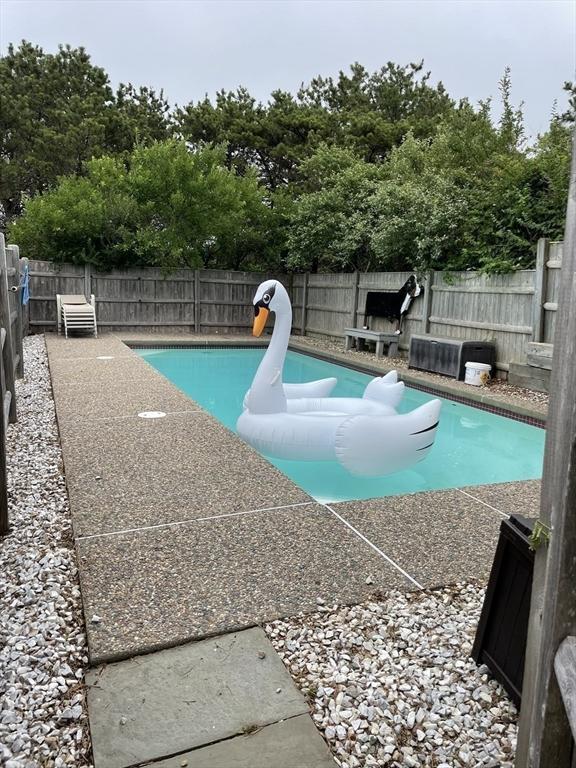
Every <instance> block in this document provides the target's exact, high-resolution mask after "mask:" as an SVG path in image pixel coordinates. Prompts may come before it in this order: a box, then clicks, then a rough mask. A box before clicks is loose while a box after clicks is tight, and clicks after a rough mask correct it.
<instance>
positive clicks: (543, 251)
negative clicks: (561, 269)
mask: <svg viewBox="0 0 576 768" xmlns="http://www.w3.org/2000/svg"><path fill="white" fill-rule="evenodd" d="M549 249H550V240H548V239H547V238H545V237H541V238H540V240H538V246H537V248H536V272H535V274H534V299H533V301H534V303H533V305H532V341H542V339H543V338H544V303H545V301H546V293H547V283H548V267H547V266H546V262H547V261H548V251H549Z"/></svg>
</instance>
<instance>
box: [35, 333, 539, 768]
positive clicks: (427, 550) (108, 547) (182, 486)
mask: <svg viewBox="0 0 576 768" xmlns="http://www.w3.org/2000/svg"><path fill="white" fill-rule="evenodd" d="M125 336H126V338H129V339H130V340H137V339H136V337H135V335H133V334H126V335H125ZM188 339H189V340H190V341H198V340H201V341H202V342H205V341H208V342H209V341H210V339H207V338H206V337H182V336H179V337H178V338H177V339H176V340H175V339H173V337H172V340H175V341H177V342H178V343H182V342H183V341H186V340H188ZM138 340H141V341H142V340H144V339H143V337H139V339H138ZM145 340H146V341H147V342H152V343H156V342H161V341H164V342H166V341H169V340H170V339H168V338H166V337H157V336H155V335H154V336H146V337H145ZM218 340H221V339H220V338H219V339H218ZM238 341H241V342H242V343H245V342H246V338H245V337H242V338H241V339H240V338H238ZM46 344H47V349H48V356H49V363H50V371H51V376H52V383H53V390H54V399H55V404H56V412H57V418H58V424H59V429H60V434H61V441H62V450H63V457H64V464H65V473H66V481H67V485H68V491H69V496H70V506H71V510H72V518H73V526H74V536H75V542H76V548H77V552H78V561H79V570H80V581H81V588H82V595H83V602H84V611H85V616H86V625H87V636H88V644H89V653H90V662H91V664H93V665H97V664H102V663H109V662H111V661H117V660H120V659H128V658H131V657H134V656H137V655H138V654H144V653H149V652H151V651H160V650H161V649H167V648H171V647H173V646H178V645H182V644H184V643H187V642H189V641H193V640H194V641H196V640H201V639H202V638H207V637H211V636H215V635H223V634H225V633H231V632H238V631H239V630H242V629H246V628H249V627H254V626H257V625H260V624H262V623H264V622H266V621H269V620H271V619H274V618H277V617H281V616H288V615H291V614H295V613H299V612H309V611H312V610H315V608H316V607H317V605H318V602H319V601H320V602H325V603H327V604H334V603H354V602H360V601H362V600H365V599H367V598H369V596H370V595H372V594H374V593H375V592H381V591H384V590H387V589H391V588H399V589H406V590H409V589H418V588H421V587H433V586H440V585H444V584H448V583H452V582H455V581H459V580H469V579H480V580H483V579H486V578H487V576H488V573H489V570H490V567H491V564H492V558H493V554H494V549H495V545H496V540H497V537H498V530H499V526H500V522H501V520H502V519H503V517H505V516H507V515H508V514H511V513H514V512H521V513H523V514H525V515H532V516H537V515H538V506H539V486H540V483H539V481H527V482H515V483H504V484H499V485H492V486H475V487H472V488H464V489H457V490H453V489H451V490H447V491H432V492H424V493H417V494H410V495H407V496H397V497H388V498H382V499H376V500H370V501H359V502H343V503H338V504H330V505H324V504H318V503H317V502H315V501H314V500H313V499H311V498H310V497H309V496H308V495H307V494H306V493H305V492H304V491H302V490H301V489H299V488H298V487H296V486H295V485H294V483H292V481H291V480H289V479H288V478H287V477H285V476H284V475H283V474H281V473H280V472H279V471H278V470H277V469H276V468H275V467H273V466H272V465H271V464H269V463H268V462H267V461H266V460H265V459H263V458H262V457H261V456H260V455H259V454H258V453H256V452H255V451H254V450H253V449H252V448H250V447H249V446H247V445H245V444H244V443H242V442H241V441H240V440H239V439H238V438H237V437H236V436H235V435H234V434H232V433H231V432H230V431H229V430H227V429H226V428H225V427H223V426H222V425H221V424H219V423H218V422H217V421H216V420H215V419H214V418H213V417H212V416H211V415H209V414H207V413H206V412H205V411H203V410H202V409H201V408H200V406H199V405H197V404H196V403H194V402H193V401H192V400H190V399H189V398H188V397H187V396H186V395H184V394H183V393H181V392H180V391H179V390H178V389H177V388H176V387H175V386H174V385H172V384H171V383H170V382H168V381H167V380H166V379H165V378H164V377H163V376H162V375H161V374H159V373H158V372H156V371H155V370H154V369H153V368H152V367H151V366H150V365H148V364H147V363H146V362H145V361H144V360H143V359H141V358H140V357H138V356H137V355H136V354H135V353H134V352H132V351H131V350H130V349H129V348H128V347H127V346H126V345H125V344H124V343H123V342H122V341H121V339H120V337H119V336H116V335H113V334H109V335H104V336H101V337H100V338H98V339H91V338H90V339H82V338H74V339H68V340H66V339H64V338H62V337H57V336H55V335H47V336H46ZM467 389H469V388H467ZM141 411H163V412H165V413H166V417H165V418H160V419H143V418H140V417H139V416H138V413H140V412H141ZM190 647H191V648H192V647H194V644H193V645H192V646H190ZM155 655H156V654H155ZM125 663H130V662H125ZM114 666H116V665H114ZM270 722H271V721H270ZM270 722H269V724H270ZM226 738H227V737H226ZM203 743H208V742H203ZM195 746H198V745H196V744H195ZM206 748H207V747H206ZM170 754H171V753H170V752H166V753H165V755H166V757H168V756H169V755H170ZM154 759H158V756H156V755H155V756H154ZM214 759H216V758H214ZM102 764H104V763H102ZM118 764H119V765H120V763H118ZM125 764H126V765H128V764H130V763H125ZM166 764H167V765H168V763H166ZM174 764H175V765H176V764H177V763H174ZM190 764H191V765H195V763H193V762H190ZM207 764H208V763H207ZM248 764H249V763H247V765H248ZM304 764H305V763H304V762H303V761H302V765H304ZM321 764H323V763H322V762H314V763H310V765H321ZM98 765H99V763H97V766H98Z"/></svg>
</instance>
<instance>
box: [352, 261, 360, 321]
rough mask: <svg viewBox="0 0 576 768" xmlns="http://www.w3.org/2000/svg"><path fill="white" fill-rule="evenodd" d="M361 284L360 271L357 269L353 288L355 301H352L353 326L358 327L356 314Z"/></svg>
mask: <svg viewBox="0 0 576 768" xmlns="http://www.w3.org/2000/svg"><path fill="white" fill-rule="evenodd" d="M359 286H360V272H358V270H356V272H354V287H353V288H352V290H353V291H354V296H353V301H352V328H356V315H357V313H358V293H359Z"/></svg>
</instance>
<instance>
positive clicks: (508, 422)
mask: <svg viewBox="0 0 576 768" xmlns="http://www.w3.org/2000/svg"><path fill="white" fill-rule="evenodd" d="M137 351H138V354H139V355H140V356H141V357H143V358H144V359H145V360H146V361H147V362H148V363H150V365H152V366H153V367H154V368H156V370H158V371H159V372H160V373H162V374H163V375H164V376H166V378H167V379H169V380H170V381H172V382H173V383H174V384H175V385H176V386H177V387H179V388H180V389H181V390H182V391H183V392H185V393H186V394H187V395H189V396H190V397H191V398H192V399H193V400H195V401H196V402H197V403H199V404H200V405H201V406H202V407H203V408H205V409H206V410H207V411H210V413H212V414H213V415H214V416H215V417H216V418H217V419H218V420H219V421H221V422H222V423H223V424H225V425H226V426H227V427H228V428H229V429H231V430H233V431H235V428H236V420H237V418H238V416H239V415H240V412H241V410H242V401H243V399H244V394H245V393H246V391H247V390H248V389H249V387H250V385H251V383H252V379H253V377H254V373H255V372H256V369H257V367H258V364H259V363H260V360H261V359H262V356H263V355H264V351H265V350H264V349H232V348H227V349H214V348H206V349H164V350H150V349H142V350H137ZM326 376H336V377H337V378H338V384H337V386H336V388H335V390H334V392H333V394H334V395H335V396H342V397H359V396H361V395H362V392H363V391H364V387H365V386H366V384H367V382H368V381H370V379H371V378H372V377H371V376H368V375H366V374H363V373H358V372H357V371H353V370H351V369H350V368H345V367H343V366H340V365H335V364H332V363H326V362H324V361H323V360H318V359H316V358H313V357H309V356H308V355H301V354H298V353H297V352H292V351H288V353H287V355H286V363H285V366H284V381H285V382H302V381H312V380H313V379H321V378H324V377H326ZM431 397H432V396H431V395H429V394H427V393H424V392H420V391H418V390H415V389H406V394H405V395H404V399H403V401H402V403H401V404H400V407H399V408H398V410H399V411H403V412H405V411H409V410H412V409H413V408H415V407H416V406H418V405H421V404H422V403H424V402H426V401H427V400H430V399H431ZM544 436H545V433H544V430H543V429H539V428H538V427H533V426H530V425H528V424H524V423H522V422H520V421H514V420H513V419H507V418H505V417H503V416H497V415H496V414H493V413H488V412H487V411H481V410H478V409H477V408H472V407H470V406H467V405H462V404H461V403H455V402H453V401H451V400H444V399H442V411H441V414H440V428H439V430H438V433H437V436H436V442H435V444H434V448H433V449H432V451H431V452H430V454H429V455H428V456H427V458H426V459H425V460H424V461H422V462H420V463H419V464H417V465H416V467H415V468H414V469H409V470H404V471H403V472H398V473H396V474H394V475H390V476H388V477H383V478H376V479H372V478H358V477H354V476H352V475H350V474H349V473H348V472H346V471H345V470H344V469H342V468H341V467H340V465H339V464H338V463H337V462H312V463H311V462H297V461H280V460H278V459H270V458H269V459H268V460H269V461H270V462H271V463H272V464H274V465H275V466H276V467H278V469H280V470H281V471H282V472H284V474H286V475H288V477H290V478H291V479H292V480H293V481H294V482H295V483H296V484H297V485H299V486H300V487H301V488H303V489H304V490H305V491H307V492H308V493H309V494H310V495H311V496H313V497H314V498H315V499H317V500H319V501H323V502H331V501H348V500H352V499H370V498H375V497H378V496H394V495H397V494H403V493H413V492H415V491H423V490H434V489H441V488H458V487H463V486H467V485H484V484H489V483H501V482H506V481H510V480H528V479H532V478H538V477H540V476H541V474H542V458H543V454H544Z"/></svg>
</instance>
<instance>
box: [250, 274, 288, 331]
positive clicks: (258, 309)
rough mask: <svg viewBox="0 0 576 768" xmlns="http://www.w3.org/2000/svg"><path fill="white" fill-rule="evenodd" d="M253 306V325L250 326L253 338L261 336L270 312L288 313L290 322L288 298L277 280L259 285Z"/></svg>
mask: <svg viewBox="0 0 576 768" xmlns="http://www.w3.org/2000/svg"><path fill="white" fill-rule="evenodd" d="M253 304H254V324H253V326H252V334H253V335H254V336H261V335H262V332H263V330H264V328H265V326H266V321H267V320H268V316H269V314H270V312H275V313H276V314H287V313H289V315H290V320H292V307H291V305H290V297H289V296H288V294H287V293H286V289H285V288H284V286H283V285H282V283H280V282H278V280H266V282H264V283H261V284H260V285H259V286H258V289H257V290H256V294H255V296H254V301H253Z"/></svg>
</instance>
